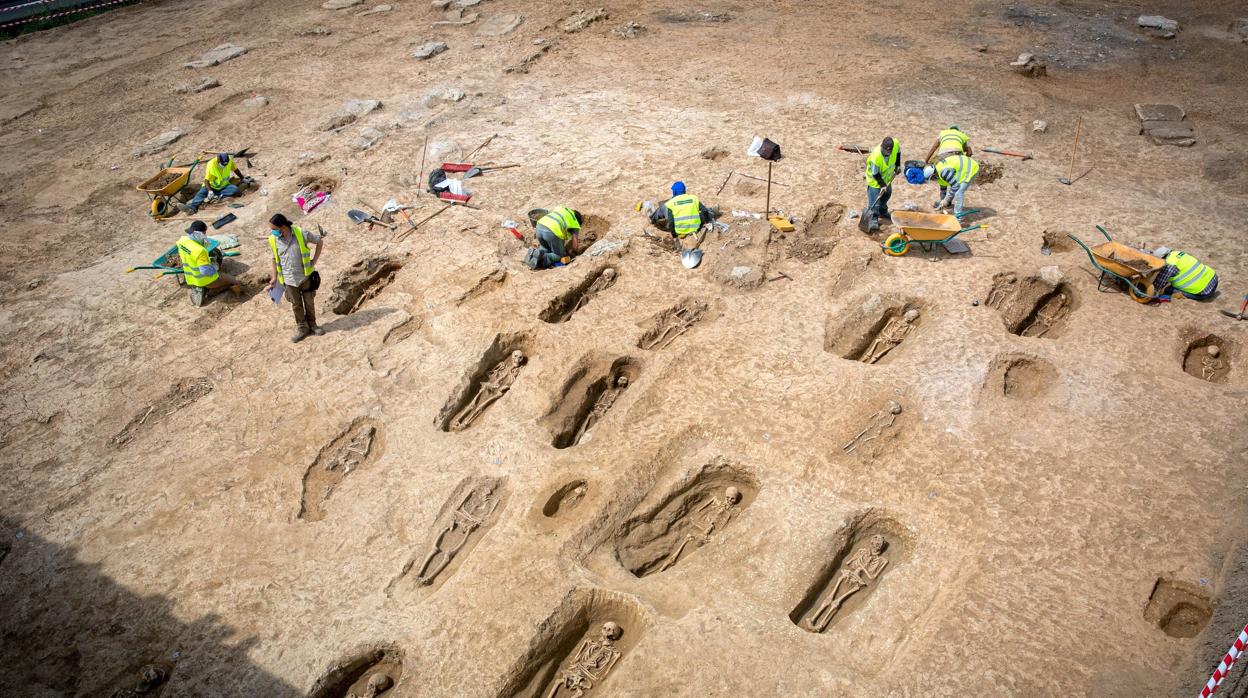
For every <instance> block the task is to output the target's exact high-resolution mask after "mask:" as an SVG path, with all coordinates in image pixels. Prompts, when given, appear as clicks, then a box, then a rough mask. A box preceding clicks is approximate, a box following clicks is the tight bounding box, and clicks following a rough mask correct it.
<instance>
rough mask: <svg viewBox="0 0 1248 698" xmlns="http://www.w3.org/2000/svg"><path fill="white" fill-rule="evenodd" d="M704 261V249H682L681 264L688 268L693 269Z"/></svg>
mask: <svg viewBox="0 0 1248 698" xmlns="http://www.w3.org/2000/svg"><path fill="white" fill-rule="evenodd" d="M701 263H702V250H682V251H681V253H680V264H681V266H683V267H684V268H686V269H693V268H694V267H696V266H698V265H699V264H701Z"/></svg>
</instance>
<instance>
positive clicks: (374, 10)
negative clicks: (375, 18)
mask: <svg viewBox="0 0 1248 698" xmlns="http://www.w3.org/2000/svg"><path fill="white" fill-rule="evenodd" d="M393 9H394V6H393V5H378V6H376V7H370V8H368V9H367V10H364V11H363V12H357V13H355V16H356V17H367V16H369V15H379V14H383V13H386V12H389V11H390V10H393Z"/></svg>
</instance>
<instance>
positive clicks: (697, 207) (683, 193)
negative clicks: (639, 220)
mask: <svg viewBox="0 0 1248 698" xmlns="http://www.w3.org/2000/svg"><path fill="white" fill-rule="evenodd" d="M645 205H646V206H653V204H649V203H647V204H645ZM715 215H716V214H714V213H713V212H712V211H711V210H710V209H708V208H707V207H706V206H705V205H703V204H702V201H701V200H700V199H699V198H698V197H697V196H696V195H694V194H690V193H689V192H688V191H687V190H686V189H685V183H684V182H675V183H673V184H672V198H670V199H668V200H667V201H663V202H661V203H660V204H659V205H658V206H656V207H654V208H653V209H652V210H651V211H650V223H651V224H653V225H654V227H656V228H658V229H659V230H662V231H664V232H667V233H671V234H672V237H673V238H675V239H676V244H678V245H679V244H681V243H683V242H687V241H688V240H689V236H691V235H693V236H695V237H694V238H693V239H694V240H695V241H696V239H697V238H696V234H697V232H698V231H699V230H701V229H702V226H704V225H706V224H707V223H710V222H711V221H712V220H713V219H714V218H715Z"/></svg>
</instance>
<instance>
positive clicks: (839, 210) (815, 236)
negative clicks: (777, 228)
mask: <svg viewBox="0 0 1248 698" xmlns="http://www.w3.org/2000/svg"><path fill="white" fill-rule="evenodd" d="M844 215H845V206H843V205H842V204H838V203H834V202H828V203H826V204H822V205H820V206H818V207H816V208H815V210H814V211H812V212H811V213H810V216H809V217H808V219H807V220H808V221H809V222H808V223H807V224H806V225H805V226H804V227H803V228H802V230H801V232H800V233H798V232H794V233H790V234H789V235H790V240H789V251H788V256H789V257H791V258H793V259H796V260H798V261H800V262H804V263H807V264H809V263H810V262H814V261H816V260H819V259H823V258H824V257H827V256H828V255H830V254H832V250H834V249H836V243H837V240H838V239H839V235H838V234H837V230H836V225H837V223H839V222H840V220H841V217H842V216H844Z"/></svg>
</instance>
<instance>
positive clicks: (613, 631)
mask: <svg viewBox="0 0 1248 698" xmlns="http://www.w3.org/2000/svg"><path fill="white" fill-rule="evenodd" d="M623 634H624V629H623V628H621V627H620V626H618V625H616V624H615V623H613V622H611V621H607V622H606V623H603V624H602V637H603V639H605V640H618V639H619V638H620V636H621V635H623Z"/></svg>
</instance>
